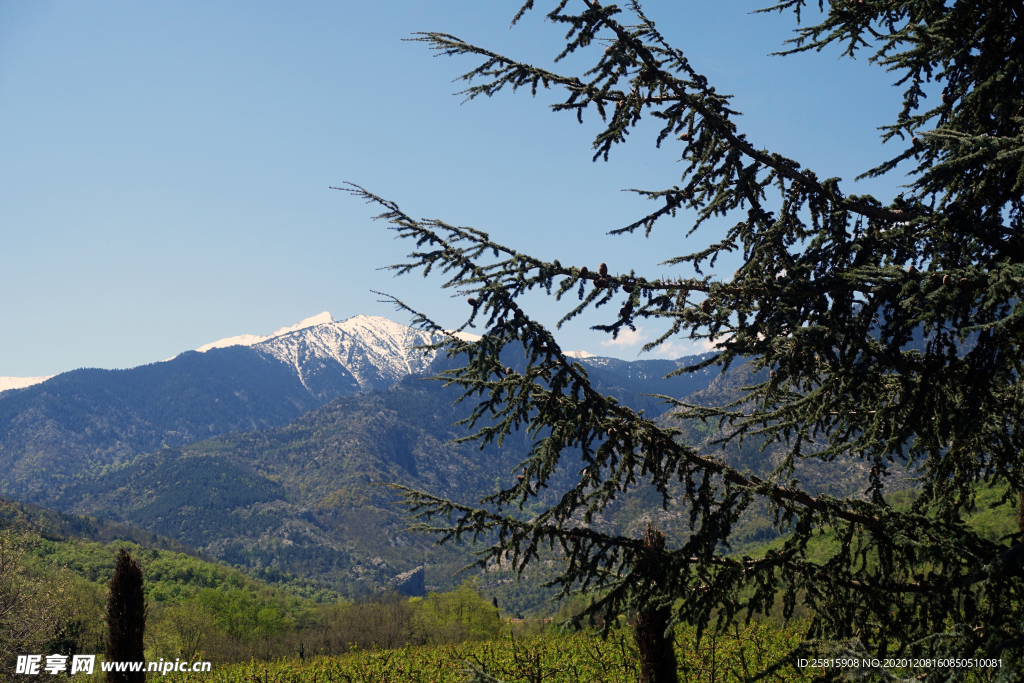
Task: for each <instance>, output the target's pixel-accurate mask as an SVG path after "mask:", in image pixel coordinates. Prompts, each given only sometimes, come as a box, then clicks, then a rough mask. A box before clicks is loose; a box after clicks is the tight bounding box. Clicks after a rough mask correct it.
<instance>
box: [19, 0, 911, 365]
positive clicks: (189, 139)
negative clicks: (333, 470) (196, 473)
mask: <svg viewBox="0 0 1024 683" xmlns="http://www.w3.org/2000/svg"><path fill="white" fill-rule="evenodd" d="M573 1H574V2H576V1H578V0H573ZM537 4H538V8H539V9H540V10H541V11H535V12H534V13H533V14H531V15H529V16H528V17H527V19H526V20H524V21H523V22H522V23H521V24H520V25H518V26H517V27H516V28H514V29H512V30H509V28H508V26H509V20H510V19H511V16H512V15H513V13H514V11H515V9H516V8H517V7H518V3H517V2H497V1H484V0H419V1H418V2H405V1H391V0H385V1H382V2H373V3H361V2H360V3H357V2H352V1H344V0H343V1H341V2H337V1H336V2H256V1H247V2H211V1H209V0H203V1H201V2H186V1H178V2H170V3H161V2H123V1H122V2H104V1H101V0H90V2H63V1H49V0H5V2H3V3H0V258H2V268H0V320H2V323H0V324H2V326H3V327H2V330H3V334H2V335H0V375H2V376H36V375H49V374H54V373H58V372H62V371H65V370H70V369H73V368H77V367H106V368H114V367H131V366H135V365H139V364H142V363H148V362H153V361H157V360H161V359H164V358H167V357H169V356H172V355H175V354H176V353H179V352H181V351H183V350H186V349H191V348H195V347H197V346H199V345H201V344H203V343H206V342H209V341H213V340H215V339H219V338H221V337H226V336H232V335H236V334H242V333H252V334H266V333H268V332H270V331H272V330H274V329H277V328H279V327H281V326H284V325H287V324H291V323H293V322H295V321H297V320H299V319H301V318H304V317H308V316H311V315H314V314H316V313H319V312H320V311H324V310H329V311H330V312H331V313H332V314H333V315H334V316H335V318H338V319H342V318H347V317H350V316H352V315H356V314H360V313H363V314H369V315H383V316H387V317H390V318H392V319H394V320H396V321H398V322H403V323H407V322H409V319H408V317H407V316H406V315H404V314H401V313H396V312H395V311H394V309H393V308H392V307H391V306H390V305H388V304H383V303H379V302H378V301H377V299H378V298H379V297H377V296H376V295H375V294H373V293H372V292H371V290H383V291H387V292H391V293H393V294H396V295H398V296H399V297H401V298H403V299H406V300H408V301H409V302H410V303H412V304H414V305H417V306H419V307H421V308H422V309H423V310H425V311H427V312H429V313H430V314H432V315H433V316H434V317H435V318H436V319H438V320H439V321H442V322H444V323H445V324H448V325H451V326H456V325H457V324H459V323H460V322H461V316H463V315H464V314H465V313H466V311H467V307H466V305H465V303H464V302H462V301H458V300H451V299H448V298H447V296H448V295H447V293H445V292H442V291H440V290H439V289H437V288H436V287H435V284H436V281H431V280H428V281H427V282H426V283H424V281H423V280H422V279H419V278H411V277H406V278H401V279H397V280H395V279H392V277H391V276H390V274H388V273H386V272H381V271H378V270H376V269H377V268H378V267H380V266H385V265H387V264H390V263H394V262H396V261H399V260H401V258H402V257H403V256H404V254H405V253H406V246H405V244H404V243H400V242H395V241H393V240H392V236H393V234H392V233H391V232H389V231H388V230H386V229H385V226H384V225H383V224H381V223H374V222H373V221H371V220H370V218H371V216H372V215H373V214H374V213H375V212H374V211H373V209H372V208H371V207H368V206H366V205H364V204H362V203H361V202H359V201H357V200H355V199H353V198H351V197H349V196H347V195H345V194H342V193H340V192H336V191H332V190H329V189H328V186H330V185H339V184H341V183H342V182H344V181H353V182H357V183H359V184H361V185H363V186H365V187H367V188H369V189H371V190H372V191H374V192H377V193H378V194H382V195H385V196H387V197H389V198H391V199H394V200H396V201H398V202H399V203H400V204H401V205H402V206H403V208H404V209H406V210H407V211H408V212H409V213H411V214H413V215H417V216H425V217H437V218H443V219H445V220H447V221H449V222H453V223H459V224H463V225H472V226H474V227H477V228H480V229H483V230H487V231H489V232H490V233H491V234H492V235H493V236H494V237H495V238H496V239H498V240H499V241H502V242H504V243H505V244H508V245H510V246H514V247H516V248H518V249H520V250H523V251H527V252H530V253H533V254H535V255H537V256H541V257H545V258H549V259H551V258H559V259H561V260H562V262H563V263H573V264H576V265H584V264H590V265H591V267H593V266H596V264H597V263H598V262H600V261H606V262H608V264H609V266H610V267H611V269H612V270H613V271H616V272H618V271H621V270H625V271H628V270H629V268H631V267H633V268H636V269H637V270H638V271H639V272H646V273H648V274H654V275H657V274H659V273H665V274H668V273H670V272H671V271H669V270H667V269H665V268H660V267H657V266H656V264H657V263H658V262H660V261H662V260H664V259H665V258H667V257H669V256H672V255H676V254H681V253H688V252H690V251H693V250H695V249H696V248H697V247H698V246H699V245H698V242H700V243H704V242H707V241H710V240H713V239H714V238H715V234H714V228H711V229H708V230H705V231H704V232H703V233H698V234H697V235H696V237H695V238H691V239H690V240H684V239H683V237H682V235H683V233H684V232H685V231H686V229H687V228H688V226H689V217H687V216H680V217H679V218H677V219H676V220H675V222H674V223H673V224H671V225H670V224H664V225H663V227H661V228H660V230H659V231H658V232H657V233H656V235H655V236H653V237H652V238H651V239H649V240H645V239H644V238H643V237H641V236H626V237H610V236H607V235H606V234H605V233H607V232H608V231H609V230H612V229H614V228H617V227H620V226H621V225H623V224H626V223H627V222H630V221H631V220H633V219H634V218H635V217H637V216H639V215H642V212H644V211H645V209H647V205H646V204H645V203H644V202H643V201H641V200H639V199H638V198H636V197H635V196H633V195H631V194H628V193H623V192H621V191H620V190H621V189H622V188H626V187H644V188H652V189H657V188H663V187H667V186H670V185H672V184H673V183H674V182H677V181H678V174H679V166H678V164H677V163H676V159H677V158H678V152H679V150H678V148H676V147H674V146H673V145H667V146H666V147H665V148H664V149H662V150H656V149H655V148H654V145H653V137H652V136H651V135H649V132H650V129H645V131H644V133H643V134H638V135H634V136H632V137H631V142H630V144H629V145H627V146H626V147H623V148H620V149H619V150H616V153H614V154H613V155H612V158H611V162H610V163H604V162H598V163H592V162H591V161H590V157H591V151H590V142H591V140H592V138H593V135H594V133H595V132H596V130H597V121H596V119H594V118H593V117H592V118H591V119H590V121H589V122H587V124H585V125H583V126H580V125H579V124H577V123H576V122H575V120H574V118H573V117H572V116H570V115H565V114H561V115H559V114H552V113H551V112H550V111H549V110H548V109H547V104H549V103H550V102H551V101H553V98H554V97H555V96H554V95H552V94H546V95H545V94H542V95H540V96H538V97H537V98H536V99H532V98H531V97H530V96H529V94H528V93H520V94H518V95H512V94H511V93H510V94H507V95H503V96H500V97H495V98H493V99H490V100H485V101H476V102H473V103H469V104H465V105H460V102H461V98H459V97H453V96H452V93H453V92H455V90H456V89H457V85H456V84H453V83H451V80H452V79H453V78H454V77H456V76H457V75H459V74H461V73H463V72H464V71H467V70H469V69H470V68H471V67H472V66H475V62H472V61H470V60H468V59H462V60H460V59H451V58H432V57H431V55H430V53H429V52H428V50H427V49H426V47H425V46H424V45H422V44H418V43H409V42H402V39H403V38H405V37H408V36H409V34H410V33H412V32H414V31H445V32H448V33H453V34H455V35H458V36H459V37H461V38H464V39H466V40H469V41H471V42H475V43H477V44H481V45H484V46H487V47H490V48H491V49H494V50H496V51H498V52H502V53H504V54H506V55H508V56H510V57H515V58H518V59H521V60H523V61H532V62H535V63H540V64H543V65H547V66H549V67H551V68H554V69H556V70H560V71H563V72H572V73H579V72H581V71H582V69H583V67H584V66H589V65H590V64H591V62H592V61H593V60H596V52H589V53H584V54H583V55H582V56H581V57H580V58H574V59H572V60H570V61H567V62H565V63H562V64H561V65H559V66H552V63H551V59H552V58H553V57H554V55H556V54H557V52H558V50H559V48H560V46H561V37H562V34H563V32H564V29H562V28H560V27H556V26H553V25H551V24H550V23H546V22H544V21H543V14H544V12H546V11H548V10H549V9H550V6H552V5H553V4H554V3H553V2H550V1H545V0H538V3H537ZM759 6H761V3H758V2H750V1H748V0H733V1H729V2H704V1H700V2H698V1H691V2H679V1H678V0H677V1H672V2H670V1H667V0H664V1H662V0H659V1H657V2H649V3H647V4H646V5H645V9H646V10H647V12H648V14H649V15H650V16H651V17H652V18H654V19H655V20H656V21H657V23H658V26H659V28H660V29H661V30H662V31H663V32H664V33H665V34H666V35H667V36H668V37H669V38H670V39H671V40H672V41H674V42H675V44H676V45H678V46H679V47H681V48H682V49H683V50H684V51H685V52H686V53H687V54H688V55H689V57H690V59H691V61H692V62H693V63H694V65H695V66H696V67H697V68H698V69H700V70H702V71H703V73H705V74H706V75H707V76H708V77H709V79H710V80H711V83H712V84H714V85H715V86H716V87H717V88H718V89H719V91H720V92H727V93H732V94H734V95H735V99H734V101H733V102H734V106H735V107H736V108H738V109H739V110H741V111H743V112H744V114H745V116H744V117H743V118H742V119H741V120H740V125H741V126H742V127H743V131H744V132H746V133H747V134H748V135H749V136H750V138H751V140H752V141H753V142H755V144H758V145H763V146H766V147H768V148H770V149H773V150H775V151H779V152H781V153H783V154H786V155H788V156H791V157H793V158H796V159H798V160H800V161H801V162H802V163H804V164H807V165H809V166H811V167H812V168H814V169H815V170H816V171H817V173H818V174H819V175H820V176H822V177H829V176H841V177H843V178H844V180H845V181H846V183H847V184H846V185H845V191H847V192H857V193H865V192H874V193H876V194H877V195H878V196H879V197H880V198H886V199H887V198H888V197H889V196H890V195H891V192H892V188H894V187H896V186H897V185H898V184H899V183H901V182H905V180H904V179H903V178H902V177H901V176H894V177H892V178H891V179H889V180H888V181H887V182H876V183H864V182H861V183H853V178H854V176H856V175H857V174H858V173H859V172H861V171H863V170H864V169H866V168H869V167H870V166H872V165H874V164H875V163H877V162H878V161H880V160H881V159H883V158H884V157H886V156H887V155H889V154H891V153H893V152H894V150H893V149H886V148H883V146H882V145H881V144H880V142H879V139H878V132H877V130H876V127H877V126H880V125H882V124H884V123H886V122H888V121H890V120H892V119H893V118H894V116H895V113H896V112H897V111H898V107H899V90H898V89H897V88H894V87H892V85H891V84H892V81H893V80H894V79H893V76H892V75H890V74H886V73H885V72H884V71H882V70H881V69H880V68H878V67H876V66H871V65H869V64H868V63H867V59H866V56H867V55H866V54H865V55H864V56H863V57H861V58H859V59H858V60H857V61H851V60H849V59H842V60H840V59H839V55H838V51H836V50H833V51H826V52H823V53H820V54H813V53H812V54H803V55H798V56H793V57H785V58H781V57H769V56H768V53H769V52H772V51H773V50H777V49H779V47H780V46H781V44H782V42H783V41H784V40H786V39H787V38H789V37H791V35H792V33H791V31H792V30H793V28H794V27H795V22H794V19H793V17H792V16H791V15H784V16H779V15H753V14H750V12H751V10H753V9H756V8H757V7H759ZM817 16H818V15H817V12H816V10H815V11H814V12H813V13H809V16H808V18H810V19H815V20H816V18H817ZM598 49H600V48H598ZM694 240H697V241H696V242H695V241H694ZM734 268H735V263H724V264H722V265H721V266H719V268H718V269H717V270H718V271H719V272H722V273H731V272H732V271H733V269H734ZM680 274H685V273H682V272H681V273H680ZM573 301H575V297H573ZM571 303H572V302H568V303H566V304H560V305H554V304H552V303H547V302H536V306H537V308H536V309H534V310H535V312H536V313H537V314H538V315H539V317H541V318H542V319H544V320H554V319H556V316H557V315H558V313H559V312H560V311H563V310H565V307H566V306H567V305H571ZM603 310H606V309H602V311H603ZM595 320H596V319H594V318H592V319H588V320H586V321H581V322H578V323H574V324H572V325H570V326H568V327H567V328H564V329H563V331H562V332H561V335H560V339H561V341H562V344H563V346H564V347H566V348H573V349H577V348H582V349H587V350H589V351H591V352H593V353H598V354H603V355H613V356H618V357H622V358H629V359H631V358H636V357H637V356H636V354H637V352H638V350H639V345H636V344H634V345H628V344H619V345H613V346H609V345H605V344H602V341H604V340H606V337H604V336H603V335H600V334H599V333H596V332H592V331H590V330H589V329H588V327H589V325H590V324H593V323H594V321H595ZM653 332H654V331H653V330H651V329H645V330H642V333H643V334H647V335H650V334H652V333H653ZM687 349H688V347H687V346H686V345H685V344H677V345H676V346H674V347H673V349H672V350H671V351H667V352H666V353H668V354H669V355H673V354H675V355H678V354H679V353H682V352H685V351H686V350H687ZM676 352H678V353H676Z"/></svg>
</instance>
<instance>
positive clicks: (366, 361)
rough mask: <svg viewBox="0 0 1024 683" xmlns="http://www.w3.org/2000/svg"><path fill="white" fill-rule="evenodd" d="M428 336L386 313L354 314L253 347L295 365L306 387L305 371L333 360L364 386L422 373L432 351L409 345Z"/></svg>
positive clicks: (429, 339) (387, 383)
mask: <svg viewBox="0 0 1024 683" xmlns="http://www.w3.org/2000/svg"><path fill="white" fill-rule="evenodd" d="M434 341H435V340H434V337H433V336H432V335H430V334H429V333H427V332H422V331H420V330H415V329H413V328H411V327H407V326H405V325H401V324H399V323H396V322H392V321H390V320H388V319H387V318H380V317H377V316H368V315H357V316H355V317H352V318H349V319H347V320H342V321H331V322H329V323H323V324H320V325H314V326H311V327H308V328H305V329H301V330H296V331H295V332H289V333H288V334H284V335H280V336H277V337H273V338H271V339H267V340H265V341H262V342H259V343H257V344H254V345H253V348H255V349H256V350H257V351H259V352H260V353H262V354H266V355H269V356H272V357H274V358H276V359H277V360H279V361H281V362H282V363H285V364H286V365H289V366H291V367H293V368H295V371H296V373H298V375H299V379H300V380H302V383H303V385H305V386H306V387H307V388H310V386H309V384H308V380H309V378H310V375H311V373H315V372H317V371H320V370H322V369H324V368H325V367H326V364H328V363H330V362H332V361H333V362H335V363H338V364H339V365H341V366H343V367H344V368H345V369H346V370H348V372H350V373H352V375H353V376H354V377H355V378H356V381H357V382H358V383H359V386H360V388H361V389H363V390H364V391H365V390H370V389H375V388H382V387H384V386H390V385H391V384H393V383H394V382H397V381H398V380H400V379H401V378H402V377H405V376H406V375H409V374H417V373H421V372H424V371H425V370H426V369H427V367H428V366H429V365H430V362H431V361H432V360H433V359H434V356H435V355H436V353H437V352H436V351H421V350H416V349H415V348H414V347H416V346H423V345H426V344H431V343H433V342H434Z"/></svg>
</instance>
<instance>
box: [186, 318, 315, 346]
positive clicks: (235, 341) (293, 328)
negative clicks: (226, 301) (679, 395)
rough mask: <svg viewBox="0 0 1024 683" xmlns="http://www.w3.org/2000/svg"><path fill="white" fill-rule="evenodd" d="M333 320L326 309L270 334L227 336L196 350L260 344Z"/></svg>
mask: <svg viewBox="0 0 1024 683" xmlns="http://www.w3.org/2000/svg"><path fill="white" fill-rule="evenodd" d="M331 322H334V318H332V317H331V314H330V313H328V312H327V311H324V312H323V313H321V314H319V315H314V316H312V317H310V318H306V319H305V320H300V321H299V322H297V323H295V324H294V325H290V326H288V327H282V328H281V329H279V330H278V331H276V332H272V333H271V334H268V335H263V336H261V335H258V334H240V335H238V336H235V337H225V338H224V339H218V340H217V341H215V342H210V343H209V344H203V345H202V346H200V347H199V348H198V349H196V351H202V352H206V351H209V350H210V349H223V348H226V347H228V346H252V345H253V344H259V343H260V342H265V341H267V340H268V339H273V338H274V337H280V336H281V335H284V334H288V333H289V332H297V331H298V330H304V329H306V328H307V327H315V326H317V325H324V324H326V323H331Z"/></svg>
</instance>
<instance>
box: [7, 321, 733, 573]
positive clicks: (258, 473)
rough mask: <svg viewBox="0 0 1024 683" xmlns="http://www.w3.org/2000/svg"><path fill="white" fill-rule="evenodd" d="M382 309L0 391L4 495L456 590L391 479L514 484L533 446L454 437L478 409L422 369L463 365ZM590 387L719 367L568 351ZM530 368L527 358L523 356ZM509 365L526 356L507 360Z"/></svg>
mask: <svg viewBox="0 0 1024 683" xmlns="http://www.w3.org/2000/svg"><path fill="white" fill-rule="evenodd" d="M434 341H436V340H435V339H434V338H433V337H431V336H430V335H427V334H425V333H423V332H422V331H418V330H415V329H412V328H409V327H406V326H404V325H400V324H398V323H394V322H392V321H389V320H386V319H384V318H378V317H370V316H355V317H353V318H349V319H347V320H343V321H335V320H334V319H333V318H332V317H331V316H330V314H328V313H322V314H320V315H318V316H314V317H312V318H307V319H305V320H303V321H301V322H299V323H297V324H295V325H292V326H290V327H286V328H282V329H281V330H278V331H277V332H275V333H273V334H271V335H266V336H257V335H240V336H238V337H231V338H228V339H223V340H219V341H216V342H213V343H210V344H206V345H204V346H202V347H200V348H199V349H197V350H195V351H189V352H185V353H182V354H180V355H178V356H175V357H174V358H171V359H168V360H166V361H162V362H157V363H151V364H149V365H144V366H140V367H136V368H131V369H127V370H98V369H81V370H74V371H71V372H66V373H62V374H59V375H56V376H54V377H51V378H47V379H45V380H44V381H42V382H38V383H35V384H32V385H31V386H24V387H21V388H15V389H10V390H8V391H4V392H3V393H0V492H2V493H3V494H5V495H8V496H11V497H12V498H15V499H18V500H21V501H24V502H29V503H34V504H38V505H44V506H48V507H53V508H56V509H58V510H62V511H66V512H73V513H77V514H88V515H93V516H100V517H103V518H104V519H109V520H115V521H117V522H119V523H123V524H126V525H131V526H134V527H138V528H141V529H143V530H146V531H147V532H151V533H156V534H160V535H163V536H166V537H169V538H172V539H174V540H175V541H178V542H181V543H184V544H186V545H189V546H192V547H196V548H199V549H201V550H203V551H204V552H206V553H208V554H210V555H212V556H214V557H217V558H220V559H222V560H224V561H227V562H229V563H232V564H237V565H239V566H242V567H248V568H249V569H251V570H252V571H264V570H265V569H266V568H268V567H273V568H274V569H275V570H286V571H288V572H292V573H293V574H297V575H300V576H311V577H317V578H320V579H322V580H324V581H327V582H329V583H330V584H332V585H333V586H334V587H336V588H338V589H339V590H350V589H352V587H353V586H355V587H360V586H361V587H364V588H365V587H369V586H380V585H387V582H388V581H389V580H390V579H391V578H393V577H394V576H396V575H399V574H401V573H403V572H408V571H409V570H411V569H413V568H415V567H416V566H419V565H422V564H424V563H425V564H427V566H428V571H427V584H429V585H445V584H446V583H448V582H450V581H451V578H450V577H451V573H452V572H453V571H454V569H455V568H457V567H458V566H461V565H462V564H465V563H466V560H467V558H468V557H469V556H468V554H467V551H466V550H465V549H454V548H453V549H446V548H442V549H437V548H431V543H432V539H428V538H424V537H417V536H411V535H409V534H407V533H404V532H403V531H402V529H403V528H404V522H403V519H402V511H401V510H399V509H398V508H396V507H395V506H394V498H393V496H391V495H390V493H389V492H388V490H387V489H385V488H382V487H380V486H375V485H374V484H376V483H378V482H397V483H402V484H405V485H408V486H413V487H416V488H421V489H426V490H430V491H433V492H435V493H440V494H442V495H446V496H453V497H455V498H458V499H460V500H464V501H474V500H476V499H478V498H479V497H480V496H482V495H486V494H487V493H489V492H491V491H493V490H494V489H495V487H497V486H505V485H507V483H508V482H506V481H504V480H505V479H508V478H509V477H510V476H511V475H510V474H509V473H510V472H511V471H512V470H513V469H516V468H517V467H518V464H519V463H520V462H521V461H522V460H523V458H524V457H525V456H526V453H527V452H528V450H529V443H528V442H527V441H526V440H525V435H524V436H523V439H520V440H518V441H517V440H515V439H509V440H507V441H506V443H505V445H504V446H503V447H502V448H492V447H489V448H485V449H483V450H482V451H480V450H477V449H476V448H475V447H473V446H470V445H457V446H456V445H451V444H450V443H449V442H450V441H452V440H453V439H455V438H458V437H460V436H463V435H464V432H463V431H462V428H461V427H456V426H453V423H454V422H456V421H458V420H459V419H461V418H462V417H464V416H465V412H466V410H468V406H466V405H464V404H459V405H453V404H454V402H455V400H456V399H457V398H458V391H457V390H456V389H454V388H448V389H444V388H443V387H442V386H441V384H440V383H438V382H424V381H421V379H422V378H424V377H427V376H430V375H433V374H435V373H436V372H438V371H439V370H441V369H444V368H445V367H449V366H450V365H451V363H453V362H454V361H453V360H452V359H448V358H446V357H444V356H443V354H438V353H437V352H436V351H431V350H424V349H417V348H416V347H419V346H424V345H427V344H430V343H433V342H434ZM574 356H575V357H576V358H577V359H578V361H579V362H580V363H582V364H583V365H584V366H585V367H586V368H587V370H588V373H589V374H590V377H591V380H592V381H593V383H594V384H595V386H596V387H597V388H598V389H599V390H601V391H603V392H605V393H608V394H612V395H615V396H616V397H618V398H619V399H620V400H621V401H623V402H625V403H627V404H630V405H632V406H634V407H636V408H643V409H645V410H647V411H648V414H651V415H657V414H659V413H661V412H663V411H664V410H665V406H664V405H661V404H660V401H659V400H658V399H655V398H651V397H650V396H645V395H644V394H668V395H672V396H676V397H684V396H687V395H690V394H693V393H694V392H696V391H700V390H702V389H706V388H707V387H708V386H709V385H711V383H712V380H713V379H714V378H715V377H716V375H717V369H709V370H705V371H701V372H698V373H694V374H689V375H683V376H678V377H674V378H670V379H667V380H663V379H662V378H663V377H664V376H665V375H666V374H668V373H670V372H671V371H673V370H675V369H677V368H678V367H680V366H681V365H691V364H693V363H695V362H697V361H699V360H701V359H702V358H703V357H702V356H694V357H687V358H683V359H678V360H644V361H633V362H629V361H622V360H618V359H612V358H602V357H597V356H591V355H589V354H585V353H574ZM518 362H519V363H521V362H522V360H521V359H520V360H519V361H518ZM508 363H509V364H511V365H513V366H516V365H517V360H516V358H514V357H510V358H509V359H508Z"/></svg>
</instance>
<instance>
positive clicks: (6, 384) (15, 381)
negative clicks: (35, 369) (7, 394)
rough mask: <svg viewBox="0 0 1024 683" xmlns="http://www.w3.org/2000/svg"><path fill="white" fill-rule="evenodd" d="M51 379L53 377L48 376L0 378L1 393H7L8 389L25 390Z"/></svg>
mask: <svg viewBox="0 0 1024 683" xmlns="http://www.w3.org/2000/svg"><path fill="white" fill-rule="evenodd" d="M51 377H53V375H47V376H46V377H0V392H4V391H7V390H8V389H24V388H25V387H30V386H32V385H33V384H40V383H41V382H45V381H46V380H48V379H50V378H51Z"/></svg>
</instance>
